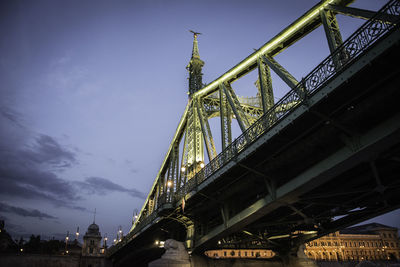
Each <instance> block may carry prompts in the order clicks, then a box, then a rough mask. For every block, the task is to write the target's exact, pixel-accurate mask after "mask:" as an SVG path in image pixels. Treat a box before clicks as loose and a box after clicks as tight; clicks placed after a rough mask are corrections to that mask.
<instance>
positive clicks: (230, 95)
mask: <svg viewBox="0 0 400 267" xmlns="http://www.w3.org/2000/svg"><path fill="white" fill-rule="evenodd" d="M220 86H221V87H222V89H223V90H224V93H225V95H226V98H227V100H228V102H229V105H230V106H231V108H232V111H233V113H234V114H235V116H236V120H237V121H238V124H239V127H240V129H241V130H242V132H244V131H246V129H247V128H248V127H249V126H250V123H249V121H248V120H247V117H246V114H245V113H244V111H243V109H242V106H241V105H240V102H239V100H238V98H237V96H236V94H235V92H233V89H232V87H231V86H230V85H228V84H227V85H225V84H222V83H221V84H220Z"/></svg>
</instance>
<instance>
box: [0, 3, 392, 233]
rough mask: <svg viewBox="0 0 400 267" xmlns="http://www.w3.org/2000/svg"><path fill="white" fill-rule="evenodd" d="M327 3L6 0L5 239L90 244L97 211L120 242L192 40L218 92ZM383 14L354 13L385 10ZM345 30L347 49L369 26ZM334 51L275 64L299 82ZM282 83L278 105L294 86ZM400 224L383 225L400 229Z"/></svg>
mask: <svg viewBox="0 0 400 267" xmlns="http://www.w3.org/2000/svg"><path fill="white" fill-rule="evenodd" d="M318 2H319V1H316V0H301V1H299V0H297V1H293V0H271V1H265V0H248V1H243V0H233V1H232V0H205V1H204V0H201V1H200V0H197V1H194V0H170V1H166V0H147V1H144V0H143V1H136V0H130V1H124V0H116V1H102V0H98V1H97V0H96V1H94V0H93V1H87V0H86V1H67V0H64V1H58V0H47V1H44V0H34V1H29V0H25V1H18V0H5V1H4V0H3V1H1V3H0V12H1V14H0V36H1V37H0V84H1V85H0V219H4V220H5V222H6V230H7V231H9V232H10V233H11V234H12V235H13V236H14V237H15V238H19V236H29V235H30V234H32V233H33V234H36V235H37V234H40V235H42V236H43V237H44V238H51V237H53V236H55V237H56V238H63V237H65V234H66V232H67V231H69V232H70V233H74V232H75V230H76V227H77V226H79V227H80V232H81V236H83V234H84V232H85V231H86V229H87V227H88V226H89V224H90V223H92V222H93V211H94V209H95V208H96V209H97V215H96V223H97V224H98V225H99V226H100V231H101V233H102V234H103V235H104V234H105V233H107V234H108V236H109V237H111V238H113V237H114V236H115V235H116V232H117V229H118V226H119V225H121V226H122V228H123V231H124V233H127V231H128V230H129V229H130V227H131V221H132V213H133V211H134V210H135V209H137V210H140V208H141V207H142V205H143V202H144V200H145V198H146V196H147V193H148V192H149V190H150V187H151V185H152V183H153V181H154V179H155V177H156V174H157V172H158V170H159V167H160V166H161V163H162V161H163V159H164V156H165V154H166V152H167V149H168V147H169V144H170V141H171V139H172V136H173V135H174V132H175V129H176V127H177V125H178V122H179V119H180V117H181V115H182V113H183V111H184V108H185V106H186V104H187V100H188V96H187V91H188V89H187V86H188V81H187V78H188V73H187V70H186V69H185V67H186V65H187V64H188V62H189V59H190V56H191V50H192V40H193V35H192V34H191V33H190V32H189V31H188V30H190V29H192V30H195V31H199V32H202V33H203V35H200V36H199V38H198V40H199V51H200V57H201V59H202V60H203V61H205V66H204V68H203V73H204V76H203V82H205V83H210V82H212V81H213V80H214V79H216V78H217V77H219V76H220V75H222V74H223V73H224V72H225V71H227V70H228V69H230V68H231V67H233V66H234V65H235V64H237V63H239V62H240V61H241V60H242V59H244V58H245V57H247V56H248V55H249V54H251V53H252V52H253V51H254V50H253V49H257V48H259V47H261V46H262V45H263V44H264V43H266V42H267V41H268V40H269V39H270V38H272V37H273V36H274V35H276V34H277V33H279V32H280V31H281V30H282V29H283V28H285V27H286V26H288V25H289V24H290V23H291V22H293V21H294V20H295V19H296V18H298V17H299V16H301V15H302V14H303V13H304V12H306V11H307V10H308V9H310V8H311V7H312V6H313V5H315V4H316V3H318ZM385 3H386V1H383V0H358V1H356V2H355V3H354V4H353V5H352V6H354V7H360V8H365V9H370V10H378V9H379V8H380V7H381V6H383V5H384V4H385ZM338 21H339V25H340V27H341V30H342V35H343V38H344V39H346V38H347V37H348V36H349V35H350V34H351V33H352V32H353V31H354V30H355V29H356V28H358V27H359V26H360V25H361V24H362V23H363V21H362V20H360V19H355V18H349V17H344V16H341V15H338ZM328 53H329V52H328V45H327V42H326V40H325V35H324V32H323V29H322V28H321V27H320V28H319V29H317V30H316V31H315V32H313V33H312V34H311V35H310V36H308V37H307V38H305V39H304V40H301V41H300V42H299V43H297V44H295V45H294V46H293V47H291V48H289V49H287V50H285V51H284V52H283V53H282V54H280V55H278V56H277V57H276V59H277V60H278V62H280V63H281V65H283V66H285V67H286V68H287V69H288V70H289V71H290V72H291V73H292V74H293V75H294V76H295V77H296V78H297V79H298V80H300V79H301V77H304V76H305V75H306V74H307V73H308V72H309V71H310V70H311V69H312V68H313V67H314V66H316V65H317V64H318V63H319V62H320V61H322V59H323V58H324V57H326V56H327V55H328ZM256 78H257V76H256V73H255V72H253V73H252V74H250V75H248V77H247V76H246V77H245V78H244V79H243V81H242V80H240V81H238V82H235V83H234V84H233V87H234V88H235V89H237V92H238V93H239V94H240V95H246V96H255V94H256V89H255V87H254V86H253V83H254V81H255V80H256ZM272 78H273V79H274V80H273V85H274V90H275V91H274V94H275V97H277V99H279V97H280V96H282V95H283V94H284V93H285V92H286V91H287V88H286V86H285V85H284V84H283V83H282V82H280V81H279V78H277V77H276V75H273V77H272ZM235 86H236V87H235ZM249 87H252V88H251V89H248V88H249ZM211 123H213V122H211ZM234 123H235V122H234ZM214 136H218V135H217V134H214ZM217 143H218V141H217ZM219 151H220V149H219ZM399 214H400V212H399V210H397V211H395V212H392V213H391V214H388V215H386V216H383V217H380V218H378V219H375V220H374V221H377V222H381V223H386V224H389V225H392V226H396V227H400V220H399V217H400V216H399Z"/></svg>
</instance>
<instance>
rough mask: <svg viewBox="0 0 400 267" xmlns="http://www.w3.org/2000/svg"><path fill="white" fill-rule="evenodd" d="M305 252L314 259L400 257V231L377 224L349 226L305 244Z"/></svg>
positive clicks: (385, 258)
mask: <svg viewBox="0 0 400 267" xmlns="http://www.w3.org/2000/svg"><path fill="white" fill-rule="evenodd" d="M304 252H305V254H306V255H307V257H308V258H310V259H313V260H327V261H340V260H343V261H348V260H357V261H361V260H389V259H400V247H399V237H398V230H397V228H393V227H389V226H386V225H382V224H378V223H371V224H366V225H360V226H356V227H352V228H347V229H344V230H341V231H338V232H335V233H332V234H329V235H326V236H324V237H321V238H319V239H315V240H313V241H311V242H308V243H306V249H305V251H304Z"/></svg>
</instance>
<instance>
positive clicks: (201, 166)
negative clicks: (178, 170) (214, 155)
mask: <svg viewBox="0 0 400 267" xmlns="http://www.w3.org/2000/svg"><path fill="white" fill-rule="evenodd" d="M204 166H206V165H205V164H204V162H202V161H201V162H200V168H202V169H203V168H204Z"/></svg>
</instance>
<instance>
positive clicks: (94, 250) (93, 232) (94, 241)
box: [82, 211, 101, 256]
mask: <svg viewBox="0 0 400 267" xmlns="http://www.w3.org/2000/svg"><path fill="white" fill-rule="evenodd" d="M95 220H96V211H95V212H94V218H93V223H92V224H91V225H89V227H88V229H87V232H86V234H85V235H84V236H83V246H82V256H101V253H100V245H101V233H100V230H99V226H98V225H97V224H96V223H95Z"/></svg>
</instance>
